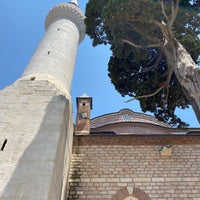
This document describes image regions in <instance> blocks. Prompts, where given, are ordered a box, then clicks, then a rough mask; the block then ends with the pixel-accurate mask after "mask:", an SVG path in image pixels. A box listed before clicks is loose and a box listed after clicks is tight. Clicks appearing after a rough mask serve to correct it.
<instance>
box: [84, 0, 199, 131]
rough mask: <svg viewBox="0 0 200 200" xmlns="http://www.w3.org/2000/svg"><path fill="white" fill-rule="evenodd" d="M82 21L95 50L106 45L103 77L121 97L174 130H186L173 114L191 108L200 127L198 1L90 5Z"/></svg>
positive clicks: (118, 0)
mask: <svg viewBox="0 0 200 200" xmlns="http://www.w3.org/2000/svg"><path fill="white" fill-rule="evenodd" d="M85 22H86V27H87V28H86V32H87V34H88V35H89V36H90V37H91V38H92V40H93V45H94V46H96V45H99V44H109V45H110V46H111V50H112V56H111V57H110V61H109V63H108V72H109V73H108V75H109V77H110V79H111V82H112V83H113V84H114V86H115V89H116V90H117V91H118V92H119V93H120V94H121V95H122V96H125V95H129V96H131V97H133V99H138V100H139V101H140V106H141V108H142V110H143V111H144V112H146V111H150V112H153V113H154V115H155V117H157V118H158V119H159V120H161V121H164V122H168V123H169V124H170V125H171V126H173V127H187V126H188V124H186V123H185V122H183V121H182V120H181V119H180V118H179V117H177V116H176V115H175V114H174V112H175V109H176V108H177V107H179V108H183V109H185V108H187V107H188V106H189V105H190V104H191V105H192V107H193V109H194V111H195V113H196V116H197V118H198V120H199V122H200V70H199V67H198V66H197V65H198V64H199V63H200V59H199V55H200V40H199V35H200V2H199V1H198V0H196V1H191V0H160V1H158V0H126V1H122V0H101V1H99V0H89V2H88V4H87V6H86V20H85Z"/></svg>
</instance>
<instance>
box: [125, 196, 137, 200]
mask: <svg viewBox="0 0 200 200" xmlns="http://www.w3.org/2000/svg"><path fill="white" fill-rule="evenodd" d="M124 200H139V199H137V198H135V197H133V196H128V197H126V198H125V199H124Z"/></svg>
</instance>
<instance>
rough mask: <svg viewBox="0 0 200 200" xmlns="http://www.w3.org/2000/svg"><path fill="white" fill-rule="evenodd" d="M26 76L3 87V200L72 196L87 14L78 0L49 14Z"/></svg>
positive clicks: (0, 140) (0, 189) (0, 125)
mask: <svg viewBox="0 0 200 200" xmlns="http://www.w3.org/2000/svg"><path fill="white" fill-rule="evenodd" d="M45 29H46V31H45V33H44V36H43V38H42V40H41V42H40V44H39V45H38V48H37V49H36V51H35V53H34V54H33V56H32V58H31V60H30V62H29V64H28V65H27V67H26V69H25V71H24V73H23V75H22V77H21V78H20V79H18V80H17V81H16V82H15V83H14V84H12V85H11V86H9V87H7V88H5V89H4V90H2V91H0V150H1V151H0V199H2V200H11V199H27V200H31V199H39V200H64V199H66V191H67V185H68V184H67V181H68V175H69V164H70V159H71V153H72V143H73V133H74V126H73V114H72V103H71V102H72V101H71V97H70V88H71V82H72V76H73V70H74V64H75V58H76V52H77V48H78V44H79V43H80V42H81V41H82V40H83V38H84V34H85V25H84V14H83V13H82V11H81V10H80V8H79V7H78V5H77V1H75V0H73V1H71V2H69V3H61V4H58V5H56V6H55V7H54V8H53V9H52V10H51V11H50V13H49V14H48V16H47V18H46V22H45Z"/></svg>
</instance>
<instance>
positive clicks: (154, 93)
mask: <svg viewBox="0 0 200 200" xmlns="http://www.w3.org/2000/svg"><path fill="white" fill-rule="evenodd" d="M163 88H164V87H163V86H161V87H160V88H158V89H157V90H156V91H155V92H153V93H151V94H147V95H142V96H138V97H134V98H131V99H129V100H127V101H125V103H128V102H130V101H133V100H137V99H142V98H147V97H152V96H155V95H156V94H158V93H159V92H160V91H161V90H162V89H163Z"/></svg>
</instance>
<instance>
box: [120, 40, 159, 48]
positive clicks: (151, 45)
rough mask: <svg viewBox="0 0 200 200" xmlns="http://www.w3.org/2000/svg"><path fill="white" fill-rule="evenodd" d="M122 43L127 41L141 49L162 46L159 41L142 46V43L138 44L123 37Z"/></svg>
mask: <svg viewBox="0 0 200 200" xmlns="http://www.w3.org/2000/svg"><path fill="white" fill-rule="evenodd" d="M121 41H122V43H127V44H129V45H131V46H133V47H135V48H139V49H145V48H160V47H161V44H160V43H158V44H150V45H147V46H141V45H138V44H135V43H134V42H132V41H130V40H128V39H122V40H121Z"/></svg>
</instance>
